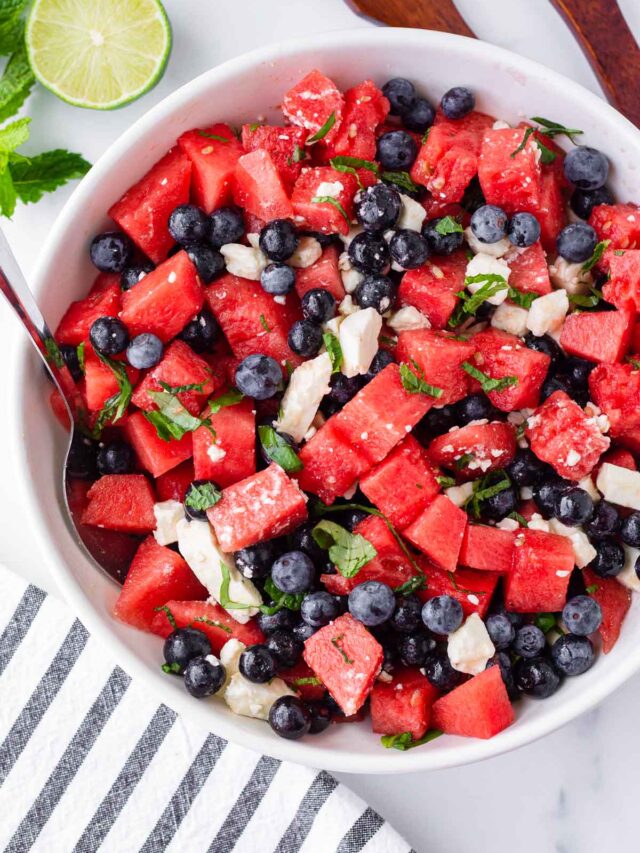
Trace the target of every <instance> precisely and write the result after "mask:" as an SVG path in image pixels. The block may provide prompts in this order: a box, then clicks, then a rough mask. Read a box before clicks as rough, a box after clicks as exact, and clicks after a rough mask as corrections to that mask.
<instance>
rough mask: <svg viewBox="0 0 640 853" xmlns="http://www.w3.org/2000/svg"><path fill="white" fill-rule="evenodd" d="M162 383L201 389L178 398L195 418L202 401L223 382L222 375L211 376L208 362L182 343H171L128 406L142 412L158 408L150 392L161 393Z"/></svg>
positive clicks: (139, 386)
mask: <svg viewBox="0 0 640 853" xmlns="http://www.w3.org/2000/svg"><path fill="white" fill-rule="evenodd" d="M161 382H164V383H165V384H166V385H171V386H172V387H174V388H178V387H181V386H184V385H200V386H201V388H200V389H198V390H193V391H181V392H180V393H179V394H178V395H177V396H178V399H179V400H180V402H181V403H182V405H183V406H184V407H185V409H188V411H190V412H191V414H192V415H197V414H198V412H199V411H200V409H201V408H202V403H203V400H204V399H205V398H206V397H208V396H210V395H211V394H213V392H214V391H217V390H218V388H220V387H221V386H222V384H223V382H224V379H223V377H222V376H221V375H216V374H214V373H213V372H212V370H211V368H210V367H209V365H208V364H207V362H206V361H205V360H204V359H203V358H201V357H200V356H199V355H196V353H195V352H194V351H193V350H192V349H191V347H190V346H189V345H188V344H185V343H184V342H183V341H173V343H172V344H170V346H168V347H167V349H166V350H165V352H164V355H163V357H162V360H161V361H160V362H159V364H158V365H157V366H156V367H154V368H153V369H152V370H150V371H149V372H148V373H147V375H146V376H145V377H144V379H143V380H142V382H141V383H140V384H139V385H138V387H137V388H136V390H135V392H134V394H133V397H132V398H131V402H132V403H133V404H134V406H137V407H138V408H139V409H144V410H145V411H150V410H151V409H156V408H157V406H156V404H155V403H154V402H153V399H152V398H151V397H150V396H149V393H148V392H149V391H162V390H163V389H162V386H161V385H160V383H161Z"/></svg>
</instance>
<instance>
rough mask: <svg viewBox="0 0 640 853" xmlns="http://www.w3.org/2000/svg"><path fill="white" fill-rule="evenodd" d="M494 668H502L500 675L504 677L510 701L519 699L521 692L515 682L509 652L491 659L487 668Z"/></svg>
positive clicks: (497, 653)
mask: <svg viewBox="0 0 640 853" xmlns="http://www.w3.org/2000/svg"><path fill="white" fill-rule="evenodd" d="M494 645H495V643H494ZM492 666H498V667H500V675H501V676H502V681H503V683H504V686H505V687H506V689H507V696H508V697H509V699H511V701H512V702H513V701H515V700H516V699H519V698H520V691H519V690H518V688H517V687H516V684H515V681H514V680H513V667H512V665H511V658H510V657H509V655H508V654H507V652H501V651H500V652H496V654H495V655H494V656H493V657H492V658H489V660H488V661H487V666H486V668H487V669H491V667H492Z"/></svg>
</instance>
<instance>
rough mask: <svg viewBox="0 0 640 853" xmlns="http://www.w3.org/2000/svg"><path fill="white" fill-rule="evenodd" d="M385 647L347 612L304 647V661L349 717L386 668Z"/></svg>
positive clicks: (358, 707) (313, 635) (310, 639)
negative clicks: (383, 666)
mask: <svg viewBox="0 0 640 853" xmlns="http://www.w3.org/2000/svg"><path fill="white" fill-rule="evenodd" d="M382 658H383V653H382V646H381V645H380V643H379V642H378V641H377V640H376V639H375V637H374V636H373V635H372V634H370V633H369V631H367V629H366V628H365V627H364V625H363V624H362V623H361V622H358V621H357V620H356V619H354V618H353V616H351V614H350V613H345V614H344V615H343V616H339V617H338V618H337V619H334V621H333V622H331V623H330V624H329V625H325V627H324V628H320V630H319V631H316V633H315V634H312V636H311V637H309V639H308V640H307V641H306V643H305V644H304V659H305V661H306V662H307V663H308V664H309V666H310V667H311V669H312V670H313V671H314V672H315V674H316V675H317V676H318V678H319V679H320V681H322V683H323V684H324V685H326V687H327V690H328V691H329V693H330V694H331V695H332V696H333V698H334V699H335V700H336V702H337V703H338V705H339V706H340V708H341V709H342V711H343V712H344V713H345V714H346V715H347V716H351V714H355V713H356V711H358V710H359V709H360V708H361V707H362V706H363V705H364V703H365V700H366V699H367V696H368V695H369V693H370V692H371V688H372V687H373V684H374V681H375V679H376V676H377V675H378V673H379V672H380V668H381V666H382Z"/></svg>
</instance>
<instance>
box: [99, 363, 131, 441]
mask: <svg viewBox="0 0 640 853" xmlns="http://www.w3.org/2000/svg"><path fill="white" fill-rule="evenodd" d="M96 355H97V356H98V358H99V359H100V361H101V362H102V363H103V364H106V365H107V367H109V368H110V369H111V372H112V373H113V375H114V377H115V379H116V382H117V383H118V393H117V394H114V395H113V396H112V397H109V399H108V400H107V401H106V402H105V404H104V406H103V407H102V409H101V410H100V412H99V413H98V417H97V418H96V421H95V424H94V426H93V430H92V434H93V436H94V438H99V437H100V434H101V433H102V430H103V428H104V427H105V426H106V424H115V423H116V422H117V421H119V420H120V418H122V417H123V416H124V414H125V412H126V411H127V408H128V407H129V403H130V402H131V396H132V394H133V386H132V384H131V382H130V381H129V375H128V374H127V368H126V367H125V365H124V364H123V363H122V362H121V361H115V360H114V359H112V358H109V356H107V355H103V354H102V353H101V352H98V351H97V350H96Z"/></svg>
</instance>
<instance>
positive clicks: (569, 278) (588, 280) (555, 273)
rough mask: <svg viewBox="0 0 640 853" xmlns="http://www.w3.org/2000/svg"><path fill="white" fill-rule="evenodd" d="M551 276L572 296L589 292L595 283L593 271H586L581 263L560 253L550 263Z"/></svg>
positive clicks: (554, 282) (553, 280)
mask: <svg viewBox="0 0 640 853" xmlns="http://www.w3.org/2000/svg"><path fill="white" fill-rule="evenodd" d="M549 277H550V279H551V281H552V282H553V284H554V285H555V286H556V287H559V288H561V289H562V290H564V291H566V292H567V293H568V294H570V295H571V296H573V295H575V294H580V293H588V292H589V288H590V287H591V286H592V285H593V278H592V276H591V273H590V272H589V271H587V272H585V271H584V270H583V269H582V264H581V263H578V264H572V263H571V262H570V261H567V260H565V259H564V258H563V257H561V256H560V255H558V257H557V258H556V260H555V261H554V262H553V263H552V264H550V266H549Z"/></svg>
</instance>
